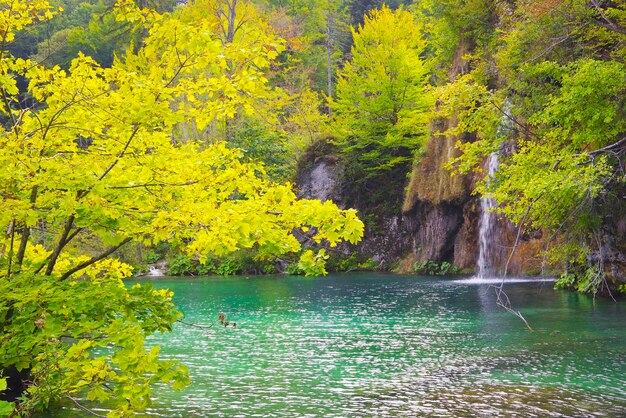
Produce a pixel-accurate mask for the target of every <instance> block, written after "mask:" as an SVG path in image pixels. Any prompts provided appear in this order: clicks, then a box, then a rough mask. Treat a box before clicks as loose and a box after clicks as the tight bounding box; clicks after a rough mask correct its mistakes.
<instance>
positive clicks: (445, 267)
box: [413, 260, 459, 276]
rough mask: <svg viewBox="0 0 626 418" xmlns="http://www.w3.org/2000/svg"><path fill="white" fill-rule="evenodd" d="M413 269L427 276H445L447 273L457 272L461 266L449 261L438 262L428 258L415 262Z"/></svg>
mask: <svg viewBox="0 0 626 418" xmlns="http://www.w3.org/2000/svg"><path fill="white" fill-rule="evenodd" d="M413 271H414V272H416V273H417V274H424V275H427V276H445V275H447V274H457V273H458V272H459V268H458V267H456V266H454V265H452V264H451V263H450V262H448V261H443V262H441V263H438V262H436V261H434V260H426V261H422V262H421V263H415V264H413Z"/></svg>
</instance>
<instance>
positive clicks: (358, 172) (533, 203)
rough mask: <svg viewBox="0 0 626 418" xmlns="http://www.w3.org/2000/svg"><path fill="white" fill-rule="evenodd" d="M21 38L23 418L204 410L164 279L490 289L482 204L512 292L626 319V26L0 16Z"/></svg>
mask: <svg viewBox="0 0 626 418" xmlns="http://www.w3.org/2000/svg"><path fill="white" fill-rule="evenodd" d="M0 36H1V38H2V45H1V47H0V113H1V115H0V120H1V122H2V125H1V126H0V166H1V167H2V169H1V170H0V196H1V197H2V211H1V212H0V225H1V226H2V234H1V236H0V416H7V417H17V416H30V414H32V413H35V412H37V411H44V410H47V409H48V408H50V407H54V406H55V405H58V402H60V401H62V402H69V403H70V404H72V405H74V406H75V407H76V408H78V409H85V410H87V407H86V406H84V402H86V404H89V405H94V404H97V403H102V404H103V405H106V408H107V412H106V414H107V415H106V416H109V417H124V416H131V415H133V414H135V413H137V412H140V411H144V410H145V409H146V408H148V407H149V406H150V405H151V402H152V401H151V399H152V397H151V391H152V389H151V388H153V387H154V386H155V384H156V385H160V384H161V385H162V384H165V385H168V386H170V387H171V389H172V390H183V389H184V388H185V387H186V386H188V385H189V384H190V382H191V380H190V375H191V373H189V371H188V369H187V367H186V365H185V364H184V362H179V361H177V360H174V359H172V358H170V357H167V356H160V355H159V353H160V350H161V349H160V347H159V346H158V345H152V344H149V343H147V342H146V341H147V339H149V336H151V335H156V334H160V333H167V332H169V331H171V330H172V329H173V327H175V326H176V325H177V324H179V323H181V321H183V314H182V313H181V311H180V310H179V309H178V308H177V306H176V305H175V303H174V301H173V298H174V293H173V292H171V291H169V290H167V289H162V288H158V286H157V287H154V286H153V285H152V284H151V283H150V282H139V283H136V284H133V285H127V284H126V283H127V282H126V280H127V279H129V278H131V277H134V276H137V275H141V274H145V273H147V272H148V268H149V266H153V265H159V263H162V265H166V266H167V267H166V268H167V273H168V275H171V276H182V275H195V276H207V275H220V276H221V275H237V274H239V275H242V274H243V275H248V274H276V273H288V274H289V275H306V276H323V275H326V274H327V273H328V272H336V271H355V270H367V271H373V270H375V271H393V272H396V273H411V274H424V275H448V274H452V273H461V274H473V273H474V272H475V271H478V270H479V267H480V266H478V264H481V263H482V264H484V263H485V260H484V257H485V256H484V254H483V249H482V247H481V246H482V245H483V243H482V242H480V241H481V238H480V237H482V235H481V234H480V233H479V231H478V230H479V229H481V228H482V229H484V228H485V222H486V221H485V220H481V215H480V211H481V207H482V206H481V205H482V204H483V203H481V199H487V198H489V199H492V201H493V202H494V204H493V207H491V209H489V212H490V213H491V214H492V215H493V221H492V222H493V223H494V224H493V225H494V226H493V227H492V230H490V238H491V237H492V236H496V235H497V236H498V237H497V238H493V239H494V240H496V239H497V240H498V246H497V247H498V248H496V249H495V250H493V253H489V258H491V260H488V261H487V262H488V263H490V265H489V268H490V269H491V270H490V274H494V275H497V276H498V277H500V276H507V274H517V275H522V276H536V275H547V276H551V277H555V278H556V282H555V283H554V286H556V287H557V288H561V289H569V290H572V291H576V292H580V293H582V294H589V295H591V296H590V297H593V299H594V300H595V298H596V297H598V298H608V299H613V300H614V299H618V300H619V299H620V298H621V297H623V296H621V295H623V294H626V171H625V168H624V167H625V165H626V102H625V98H626V91H625V90H626V62H625V58H626V2H623V1H607V0H591V1H583V0H549V1H536V0H523V1H507V0H502V1H500V0H499V1H487V0H465V1H460V0H438V1H435V0H414V1H411V0H403V1H400V0H398V1H388V2H383V1H378V0H364V1H358V0H289V1H287V0H189V1H180V0H174V1H172V0H150V1H148V0H118V1H115V0H88V1H79V0H0ZM493 158H495V159H497V162H498V164H497V170H490V168H489V166H490V163H489V161H490V159H493ZM324 170H325V171H324ZM492 171H493V172H492ZM320 173H322V174H323V176H326V177H328V178H326V177H324V179H325V180H324V179H322V180H324V181H322V182H321V183H322V186H320V185H319V184H317V183H319V182H320V181H319V177H320V176H322V174H320ZM323 176H322V177H323ZM483 211H484V210H483ZM483 216H486V214H484V215H483ZM483 219H484V217H483ZM479 247H481V248H480V249H479ZM485 251H486V250H485ZM479 252H480V254H483V256H482V257H483V258H480V257H479V255H478V254H479ZM477 260H479V261H477ZM481 260H482V261H481ZM311 280H315V279H311ZM618 303H619V302H618ZM220 321H221V325H224V323H225V320H224V318H223V317H221V318H220ZM227 325H228V324H227ZM191 378H192V379H193V376H191Z"/></svg>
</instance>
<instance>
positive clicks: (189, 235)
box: [0, 0, 362, 416]
mask: <svg viewBox="0 0 626 418" xmlns="http://www.w3.org/2000/svg"><path fill="white" fill-rule="evenodd" d="M186 7H188V8H189V10H188V11H187V12H181V14H175V15H169V14H159V13H156V12H155V11H151V10H148V9H140V8H138V7H137V6H136V5H135V4H134V3H133V2H132V1H120V2H118V5H117V7H116V10H115V13H116V19H118V20H120V21H128V22H131V23H133V24H141V25H145V26H146V27H148V28H149V33H150V36H149V37H148V38H146V40H145V44H144V46H143V47H142V48H140V49H138V50H137V51H133V50H129V51H128V52H127V53H126V55H125V56H124V57H120V59H118V60H116V61H115V62H114V63H113V64H112V66H111V67H110V68H103V67H101V66H100V65H99V64H98V63H97V62H96V61H94V60H93V59H92V58H90V57H88V56H85V55H82V54H81V55H79V57H78V58H76V59H75V60H73V61H72V63H71V66H70V68H69V70H68V71H64V70H62V69H61V68H59V67H52V68H47V67H44V66H42V65H38V64H37V63H35V62H32V61H28V60H24V59H16V58H14V57H13V56H11V55H10V54H9V53H8V52H6V51H3V52H2V56H1V57H0V59H1V66H0V69H1V70H0V71H1V74H2V76H1V77H0V92H1V93H2V98H3V101H2V111H3V113H4V114H5V115H6V116H7V118H8V120H9V122H8V124H7V126H6V127H3V128H2V130H1V131H0V162H1V164H2V166H3V170H2V172H1V173H0V196H1V198H2V203H3V211H2V213H1V214H0V225H2V228H3V231H6V235H5V236H3V237H2V242H1V244H0V245H1V246H0V267H1V268H2V273H1V276H0V330H1V331H2V332H1V333H0V369H2V370H3V371H4V372H5V373H7V374H13V375H15V374H18V375H19V376H21V379H19V378H18V379H13V380H10V381H9V382H8V383H9V386H10V387H9V389H11V390H13V392H21V394H22V395H23V397H24V399H25V400H24V401H23V402H21V403H19V404H17V405H15V404H13V403H10V402H8V403H7V402H0V411H2V413H3V414H5V415H17V414H27V413H28V412H29V411H31V410H32V409H41V408H45V407H47V406H48V405H49V403H50V402H52V401H55V400H59V399H68V400H70V401H72V402H74V403H77V404H79V402H80V401H79V400H78V398H79V397H82V396H85V397H86V398H87V399H89V400H93V401H102V402H106V404H107V405H109V406H110V407H111V408H112V410H111V412H110V413H109V416H126V415H130V414H132V413H133V411H138V410H142V409H144V408H145V407H147V406H148V405H149V402H150V385H151V384H152V383H155V382H164V383H168V384H170V385H172V386H173V387H174V388H175V389H181V388H182V387H184V386H185V385H186V384H187V383H188V381H189V378H188V376H187V372H186V369H185V367H184V366H183V365H180V364H178V363H177V362H175V361H171V360H163V359H161V358H160V357H159V356H158V354H159V348H158V347H155V348H152V349H151V350H149V351H147V350H146V349H145V347H144V339H145V337H146V336H148V335H150V334H152V333H154V332H166V331H168V330H170V329H171V327H172V325H173V323H174V322H175V321H176V320H177V319H179V318H180V317H181V314H180V312H178V311H177V310H176V308H175V306H174V305H173V304H172V302H171V297H172V294H171V293H169V292H168V291H156V290H153V289H152V288H151V287H150V286H149V285H136V286H134V287H132V288H130V289H127V288H126V287H125V286H124V284H123V282H122V279H124V278H125V277H128V276H129V275H131V274H132V269H131V268H130V267H129V266H128V265H125V264H123V263H121V262H119V261H117V260H116V259H114V258H111V256H112V255H114V253H115V251H116V250H118V249H119V248H121V247H122V246H124V245H127V244H128V243H130V242H132V241H135V242H143V243H146V244H152V243H156V242H160V241H164V240H166V241H170V242H174V243H177V244H178V245H180V246H182V247H184V248H185V249H186V251H187V252H188V253H189V254H190V255H191V256H193V257H196V258H198V259H199V260H200V261H201V262H202V261H203V260H206V259H207V257H209V256H211V255H223V254H226V253H228V252H232V251H235V250H237V249H240V248H255V249H256V251H257V252H258V254H259V256H260V257H264V256H265V257H269V256H272V255H277V254H286V253H291V252H296V251H299V250H300V248H301V245H300V243H299V241H298V240H297V239H296V238H295V237H294V235H293V234H292V232H293V231H294V230H295V229H300V230H301V231H306V232H304V233H306V234H308V235H309V236H310V238H311V239H313V240H316V241H318V242H321V241H326V242H328V243H329V244H330V245H331V246H332V245H335V244H336V243H337V242H339V241H342V240H348V241H352V242H354V241H356V240H358V239H359V237H360V235H361V233H362V224H361V223H360V221H358V219H357V218H356V215H355V213H354V211H350V210H347V211H344V210H340V209H338V208H337V207H336V206H335V205H333V204H332V203H330V202H326V203H324V204H322V203H320V202H319V201H308V200H297V199H296V198H295V195H294V194H293V192H292V190H291V187H290V185H289V184H283V185H280V184H274V183H271V182H270V181H268V180H267V179H266V176H265V173H264V168H263V166H261V165H256V164H249V163H244V162H242V161H241V151H240V150H237V149H232V148H229V147H227V146H226V144H224V143H223V142H219V141H215V142H211V143H206V142H205V143H199V142H194V141H180V140H178V139H177V137H176V136H175V133H176V132H177V129H178V127H179V126H180V124H181V123H186V122H188V121H190V120H193V121H194V123H195V124H196V125H197V126H198V128H199V129H202V128H203V127H204V126H206V125H207V124H209V123H211V121H213V120H214V119H215V118H225V117H227V116H228V115H231V114H232V113H233V112H236V110H237V109H238V108H240V107H243V108H247V107H248V106H249V103H250V100H252V97H253V96H254V95H255V94H256V93H257V92H258V91H259V89H263V88H264V87H263V83H264V82H265V81H264V80H263V79H259V78H257V77H255V76H254V75H253V74H251V73H250V72H248V71H246V69H245V68H235V67H233V71H232V72H231V73H230V74H229V76H225V75H224V74H223V73H221V72H219V71H217V70H218V69H220V68H225V67H227V66H228V65H229V64H228V59H229V58H232V59H239V60H243V57H244V56H245V57H247V58H248V59H252V60H254V61H255V63H256V65H257V67H259V68H263V67H264V66H267V65H268V63H269V62H270V61H271V59H272V58H273V57H274V56H275V55H276V54H277V53H278V52H277V48H275V49H272V48H260V49H258V50H254V51H252V50H241V51H239V54H241V56H237V55H236V51H235V48H233V49H232V50H229V51H228V52H229V54H227V55H225V54H224V46H223V44H222V43H221V42H220V40H219V39H216V38H215V37H214V35H213V33H214V32H213V31H212V30H209V29H210V28H212V27H213V26H212V25H214V23H215V21H214V20H212V19H210V18H205V17H203V14H202V13H199V12H198V11H197V10H194V7H197V6H195V5H191V6H186ZM0 13H1V14H2V20H1V22H2V25H3V26H2V32H1V34H2V37H3V44H9V43H10V42H11V41H12V40H13V39H14V36H15V33H16V31H17V30H19V29H21V28H23V27H25V26H28V25H32V24H35V23H37V22H43V21H47V20H48V19H50V18H52V16H53V15H54V13H55V12H54V11H53V10H52V8H51V7H50V5H49V4H48V3H47V2H46V1H45V0H21V1H8V0H7V1H4V2H3V3H0ZM251 53H254V54H256V55H255V56H252V55H251ZM18 77H25V78H26V79H27V80H28V94H29V95H30V96H31V97H32V98H33V100H35V101H36V105H34V106H31V107H26V106H25V104H24V102H23V101H21V100H20V95H19V91H18V88H17V84H16V79H17V78H18ZM249 110H250V111H251V112H252V109H249ZM42 226H45V231H46V232H45V233H46V234H47V235H46V240H45V242H46V243H47V245H45V246H44V245H41V238H42V237H41V235H40V234H41V233H40V232H38V230H39V229H40V227H42ZM310 227H314V228H310ZM80 240H91V241H95V242H99V243H100V244H101V245H100V246H101V248H102V250H101V251H99V252H95V253H90V254H85V253H84V252H83V249H81V246H77V245H75V244H76V242H78V241H80ZM323 260H324V254H323V252H322V253H319V254H315V253H313V252H311V251H305V252H304V254H303V256H302V258H301V260H300V266H301V267H302V268H303V269H304V270H305V271H308V272H309V273H313V274H321V273H323V272H324V269H323ZM0 382H2V384H3V385H4V383H5V382H6V380H5V379H4V378H0Z"/></svg>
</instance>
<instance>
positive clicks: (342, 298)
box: [138, 274, 626, 417]
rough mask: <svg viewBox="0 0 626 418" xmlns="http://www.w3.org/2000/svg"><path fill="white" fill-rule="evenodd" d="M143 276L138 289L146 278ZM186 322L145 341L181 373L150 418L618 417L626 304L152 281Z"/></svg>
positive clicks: (316, 282) (428, 285) (391, 285)
mask: <svg viewBox="0 0 626 418" xmlns="http://www.w3.org/2000/svg"><path fill="white" fill-rule="evenodd" d="M144 280H148V279H141V280H138V281H144ZM149 280H150V281H152V282H153V283H154V285H155V286H156V287H157V288H165V287H167V288H170V289H171V290H173V291H174V292H175V294H176V296H175V301H176V304H177V305H178V306H179V307H180V309H181V310H182V312H183V313H184V314H185V318H184V320H185V321H188V322H194V323H199V324H207V323H211V322H213V321H215V320H216V319H217V316H218V314H219V313H220V312H223V313H224V314H225V315H226V317H227V319H229V320H231V321H235V322H237V328H232V327H228V328H224V327H219V326H218V327H215V328H212V329H210V330H208V331H207V330H201V329H198V328H193V327H189V326H185V325H182V324H177V325H176V327H175V329H174V332H173V333H172V334H168V335H163V336H155V337H154V338H152V339H151V343H154V344H157V343H158V344H160V345H161V346H162V353H163V354H165V355H171V356H174V357H176V358H178V359H179V360H180V361H181V362H183V363H185V364H187V365H188V366H189V370H190V374H191V376H192V379H193V384H192V386H190V387H189V388H187V390H185V391H184V392H182V393H173V392H171V391H169V390H166V389H165V388H156V390H155V394H154V395H155V400H154V405H153V406H152V408H151V409H150V410H149V411H147V415H150V416H164V417H206V416H229V417H230V416H241V417H244V416H245V417H271V416H286V417H295V416H310V417H314V416H315V417H319V416H324V417H362V416H453V417H461V416H489V417H493V416H521V417H533V416H536V417H544V416H554V417H561V416H580V417H586V416H607V417H620V416H626V303H624V302H619V303H614V302H611V301H604V300H596V301H595V303H594V301H593V299H592V298H590V297H587V296H581V295H577V294H574V293H570V292H565V291H555V290H553V289H552V285H553V284H552V283H551V282H532V283H531V282H516V283H507V284H505V287H504V288H505V290H506V292H507V294H508V295H509V297H510V299H511V302H512V304H513V307H514V308H515V309H517V310H520V311H521V312H522V314H523V315H524V316H525V318H526V319H527V320H528V322H529V323H530V325H531V326H532V327H533V329H534V332H529V331H528V330H527V329H526V327H525V325H524V323H523V322H522V321H521V320H519V319H518V318H517V317H515V316H514V315H512V314H510V313H507V312H506V311H504V310H502V309H501V308H499V307H498V306H496V304H495V300H496V297H495V293H494V288H493V286H492V285H489V284H475V283H472V282H468V281H463V280H460V281H459V280H455V279H454V278H437V279H434V278H424V277H414V276H413V277H411V276H391V275H375V274H351V275H337V276H331V277H325V278H318V279H310V278H302V277H251V278H242V277H238V278H193V279H180V278H177V279H165V278H163V279H149Z"/></svg>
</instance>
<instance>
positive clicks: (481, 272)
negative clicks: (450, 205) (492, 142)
mask: <svg viewBox="0 0 626 418" xmlns="http://www.w3.org/2000/svg"><path fill="white" fill-rule="evenodd" d="M496 170H498V153H497V152H492V153H491V154H490V155H489V159H488V160H487V176H488V178H487V182H490V181H491V179H493V176H494V175H495V173H496ZM495 207H496V201H495V200H494V199H493V198H492V197H490V196H483V197H481V199H480V211H481V214H480V219H479V220H478V261H477V262H476V267H478V274H477V275H476V277H477V278H479V279H486V278H488V277H489V276H493V275H494V273H495V270H494V268H493V265H492V264H491V263H492V262H493V256H494V254H495V248H494V247H495V238H496V237H495V229H496V215H495V213H493V211H492V209H493V208H495Z"/></svg>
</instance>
